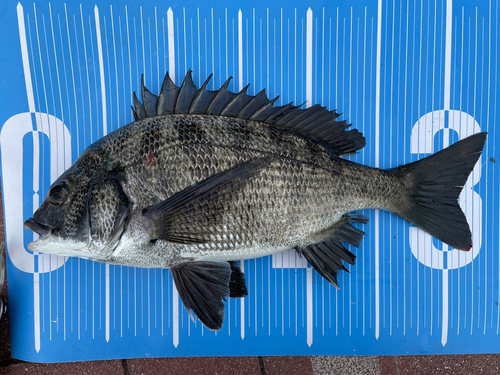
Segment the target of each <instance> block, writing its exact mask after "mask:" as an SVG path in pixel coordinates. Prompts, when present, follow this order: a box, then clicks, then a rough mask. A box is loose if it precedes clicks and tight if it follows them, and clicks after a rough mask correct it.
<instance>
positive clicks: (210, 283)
mask: <svg viewBox="0 0 500 375" xmlns="http://www.w3.org/2000/svg"><path fill="white" fill-rule="evenodd" d="M209 79H210V78H209ZM207 84H208V80H207V81H206V82H205V83H204V85H203V86H202V87H201V88H200V89H198V88H196V86H195V85H194V83H193V81H192V77H191V72H188V74H187V75H186V78H185V80H184V82H183V83H182V85H181V86H180V87H178V86H176V85H175V84H174V83H173V82H172V81H171V80H170V78H169V76H168V74H167V76H166V77H165V80H164V83H163V85H162V90H161V92H160V93H159V95H158V96H156V95H154V94H152V93H151V92H149V90H147V89H146V88H145V87H144V84H143V85H142V88H141V97H142V102H141V101H139V99H138V98H137V97H136V96H135V94H134V104H135V107H134V108H133V110H134V117H135V119H136V121H135V122H133V123H131V124H128V125H126V126H123V127H121V128H119V129H117V130H115V131H114V132H112V133H110V134H108V135H107V136H105V137H103V138H102V139H100V140H99V141H97V142H95V143H94V144H92V145H91V146H90V147H89V148H88V149H87V150H85V151H84V152H83V154H82V155H81V156H80V157H79V158H78V160H77V161H76V162H75V163H74V164H73V165H72V166H71V167H70V168H69V169H68V170H67V171H66V172H64V173H63V174H62V175H61V176H60V177H59V178H58V179H57V180H56V181H55V182H54V184H53V186H52V187H51V188H50V189H49V192H48V194H47V197H46V199H45V200H44V202H43V204H42V206H41V207H40V208H39V209H38V210H37V211H36V212H35V214H34V215H33V218H32V219H29V220H27V221H26V222H25V226H26V227H27V228H29V229H32V230H34V231H36V232H37V233H39V234H40V235H41V238H40V239H39V240H37V241H35V242H32V243H31V244H30V245H29V246H28V247H29V249H30V250H36V251H41V252H48V253H54V254H59V255H74V256H80V257H85V258H90V259H93V260H96V261H100V262H105V263H111V264H120V265H126V266H135V267H146V268H154V267H161V268H170V269H171V271H172V275H173V278H174V282H175V284H176V287H177V289H178V291H179V295H180V296H181V299H182V301H183V303H184V305H185V306H186V308H187V309H188V310H189V311H193V312H194V314H195V315H196V316H197V317H198V318H199V319H200V320H201V321H202V322H203V324H205V326H207V328H209V329H213V330H218V329H220V328H221V327H222V324H223V320H224V304H223V300H224V299H225V298H226V297H228V296H229V297H231V298H239V297H244V296H245V295H246V294H247V290H246V286H245V279H244V275H243V272H242V271H241V269H240V268H239V265H238V264H237V263H236V262H234V261H235V260H239V259H249V258H256V257H261V256H264V255H269V254H273V253H276V252H279V251H283V250H285V249H288V248H295V249H296V250H297V252H298V253H299V254H301V255H303V256H304V257H305V258H306V259H307V261H308V262H309V263H310V264H311V265H312V266H313V268H314V269H315V270H316V271H317V272H319V273H320V274H321V275H322V276H323V277H325V278H326V279H327V280H328V281H329V282H330V283H332V284H333V285H334V286H338V285H337V274H338V272H339V271H340V270H345V267H344V265H343V262H347V263H350V264H354V261H355V255H354V254H353V253H351V252H350V251H349V250H348V249H347V248H346V247H345V245H344V244H345V243H347V244H350V245H352V246H359V243H360V241H361V239H362V237H363V234H364V232H363V231H361V230H360V229H358V228H357V227H355V226H354V225H356V226H357V225H362V224H365V223H366V222H367V220H368V219H367V217H365V216H363V215H357V214H351V215H347V214H349V213H351V212H353V211H356V210H361V209H365V208H381V209H385V210H388V211H391V212H394V213H396V214H398V215H400V216H401V217H403V218H404V219H407V220H409V221H410V222H412V223H413V224H415V225H417V226H419V227H421V228H423V229H424V230H426V231H427V232H429V233H430V234H432V235H433V236H435V237H436V238H438V239H440V240H442V241H444V242H446V243H448V244H449V245H451V246H454V247H456V248H458V249H462V250H470V248H471V246H472V243H471V233H470V229H469V226H468V224H467V221H466V219H465V216H464V214H463V212H462V211H461V209H460V207H459V206H458V202H457V199H458V195H459V194H460V191H461V189H462V186H463V185H464V184H465V181H466V179H467V177H468V175H469V174H470V172H471V170H472V168H473V166H474V164H475V162H476V161H477V160H478V158H479V156H480V154H481V150H482V148H483V145H484V142H485V140H486V134H484V133H480V134H476V135H474V136H471V137H469V138H467V139H465V140H462V141H460V142H458V143H456V144H454V145H452V146H450V147H449V148H447V149H445V150H443V151H441V152H438V153H436V154H435V155H432V156H430V157H428V158H426V159H423V160H420V161H418V162H415V163H411V164H408V165H404V166H400V167H397V168H394V169H391V170H381V169H377V168H370V167H367V166H363V165H360V164H356V163H353V162H350V161H348V160H345V159H343V158H342V156H343V155H345V154H349V153H352V152H356V151H358V150H360V149H361V148H362V147H363V146H364V145H365V143H366V141H365V139H364V137H363V135H362V134H361V133H360V132H359V131H357V130H356V129H351V130H348V128H349V126H350V125H348V124H347V122H346V121H337V118H338V116H339V115H338V114H337V113H336V112H335V111H328V110H326V108H324V107H321V106H319V105H315V106H312V107H310V108H308V109H300V108H299V107H297V106H293V105H292V104H287V105H284V106H274V105H273V104H274V102H275V101H276V100H275V99H273V100H269V99H268V98H267V97H266V95H265V92H263V91H262V92H260V93H259V94H257V95H256V96H250V95H248V94H247V93H246V88H245V89H244V90H242V91H241V92H240V93H232V92H230V91H228V89H227V87H228V85H229V80H228V81H226V83H225V84H224V85H223V86H222V87H221V88H220V89H219V90H217V91H209V90H207V89H206V87H207Z"/></svg>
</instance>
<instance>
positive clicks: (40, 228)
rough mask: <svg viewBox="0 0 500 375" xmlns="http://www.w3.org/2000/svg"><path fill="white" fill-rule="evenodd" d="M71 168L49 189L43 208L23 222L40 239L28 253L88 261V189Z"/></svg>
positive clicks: (29, 247) (31, 246) (30, 246)
mask: <svg viewBox="0 0 500 375" xmlns="http://www.w3.org/2000/svg"><path fill="white" fill-rule="evenodd" d="M80 177H81V176H79V173H78V171H77V170H75V169H74V168H70V170H68V171H66V172H65V173H63V174H62V175H61V176H60V177H59V178H58V179H57V180H56V181H55V182H54V183H53V184H52V185H51V186H50V188H49V190H48V192H47V195H46V197H45V199H44V201H43V203H42V205H41V206H40V207H39V208H38V210H36V212H35V213H34V214H33V217H32V218H30V219H28V220H26V221H25V222H24V227H25V228H26V229H31V230H32V231H33V232H35V233H37V234H38V235H39V236H40V238H39V239H38V240H36V241H33V242H31V243H29V244H28V249H29V250H31V251H38V252H42V253H50V254H56V255H64V256H81V257H90V256H89V255H90V254H86V253H87V250H88V249H90V246H89V244H90V236H89V234H90V227H89V226H90V223H89V213H88V203H87V201H88V192H86V190H87V189H88V187H87V186H85V184H82V181H81V180H82V179H81V178H80Z"/></svg>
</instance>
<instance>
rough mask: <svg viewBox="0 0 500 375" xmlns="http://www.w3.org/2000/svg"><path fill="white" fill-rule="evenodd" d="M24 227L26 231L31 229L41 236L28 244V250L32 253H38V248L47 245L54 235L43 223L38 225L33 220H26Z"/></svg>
mask: <svg viewBox="0 0 500 375" xmlns="http://www.w3.org/2000/svg"><path fill="white" fill-rule="evenodd" d="M24 227H25V228H26V229H31V230H32V231H33V232H35V233H37V234H38V235H39V236H40V238H39V239H38V240H36V241H33V242H30V243H29V244H28V250H30V251H36V249H37V247H39V246H40V245H42V244H44V243H46V242H47V240H48V238H49V237H50V235H51V234H52V228H51V227H49V226H47V225H44V224H41V223H37V222H36V221H35V220H33V218H31V219H28V220H26V221H25V222H24Z"/></svg>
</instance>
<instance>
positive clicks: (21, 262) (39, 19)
mask: <svg viewBox="0 0 500 375" xmlns="http://www.w3.org/2000/svg"><path fill="white" fill-rule="evenodd" d="M476 5H477V6H476ZM499 8H500V7H499V5H498V4H497V3H496V2H492V1H490V2H488V1H484V2H478V3H477V4H473V2H469V1H465V0H463V1H447V2H445V1H436V2H434V1H414V2H409V3H408V2H405V1H389V0H388V1H386V0H384V1H380V2H376V1H361V2H360V1H354V0H353V1H343V2H341V3H338V4H333V3H331V2H327V1H325V2H317V1H310V2H298V1H275V2H272V3H270V2H262V1H258V2H254V3H253V5H250V4H249V3H247V4H240V5H238V4H236V2H231V1H218V2H216V3H214V4H213V5H206V2H202V1H182V2H181V1H175V0H174V1H170V2H168V3H165V2H160V1H152V0H144V1H140V2H139V1H100V0H96V1H94V2H89V1H82V2H67V3H64V2H62V1H59V0H54V1H51V2H50V3H49V2H47V1H38V0H37V1H34V2H25V1H21V2H19V3H16V2H13V1H4V2H2V3H1V5H0V33H1V34H0V35H2V38H0V56H1V57H0V71H2V72H3V74H2V81H1V82H2V83H1V86H0V103H2V105H1V106H0V125H1V133H0V152H1V177H2V193H3V203H4V212H5V230H6V242H7V254H8V257H7V265H8V287H9V300H8V302H9V314H10V325H11V340H12V356H13V357H15V358H19V359H22V360H28V361H39V362H58V361H77V360H78V361H79V360H91V359H110V358H132V357H149V356H207V355H218V356H219V355H231V356H233V355H353V354H359V355H389V354H390V355H400V354H421V353H426V354H441V353H443V354H444V353H498V352H500V336H499V328H500V306H499V300H500V298H499V294H500V288H499V284H500V272H499V267H500V265H499V263H500V256H499V233H500V220H499V210H500V207H499V194H500V192H499V189H498V186H500V185H499V174H500V172H499V169H498V164H497V161H498V160H499V148H498V147H497V146H498V144H499V142H500V134H499V128H498V124H499V121H500V110H499V108H500V95H499V94H498V89H496V88H497V87H498V75H499V64H498V45H500V39H499V30H498V27H497V26H496V25H498V24H500V17H499ZM188 69H192V70H193V72H194V73H193V78H194V81H195V83H196V84H197V85H198V86H200V85H201V84H202V83H203V82H204V81H205V79H206V77H207V76H208V75H209V74H210V73H214V78H213V79H212V81H211V83H210V85H209V89H216V88H218V87H220V86H221V85H222V83H223V82H224V81H225V80H226V79H227V78H228V77H229V76H233V77H234V79H233V81H232V83H231V85H230V87H229V88H230V89H231V90H232V91H237V90H239V89H241V88H242V87H243V86H245V85H246V84H248V83H251V86H250V89H249V93H251V94H255V93H257V92H259V91H261V90H262V89H264V88H265V89H266V93H267V95H268V96H269V97H275V96H277V95H280V98H279V99H278V101H277V104H279V105H281V104H285V103H288V102H291V101H293V102H294V103H304V102H305V103H306V104H305V106H309V105H312V104H317V103H320V104H322V105H324V106H326V107H327V108H329V109H335V108H336V109H337V110H338V111H339V112H342V113H343V115H342V117H341V119H344V118H345V119H348V121H349V122H350V123H352V124H353V127H355V128H357V129H359V130H360V131H361V132H363V133H364V134H365V136H366V139H367V145H366V147H365V148H364V149H363V150H361V151H360V152H359V153H357V154H356V155H352V156H350V157H349V158H350V159H351V160H353V161H356V162H359V163H363V164H366V165H371V166H378V167H381V168H392V167H396V166H398V165H401V164H404V163H408V162H412V161H415V160H418V159H419V158H422V157H424V156H427V155H428V154H430V153H433V152H436V151H438V150H440V149H442V148H443V147H446V146H447V145H449V144H451V143H454V142H456V141H457V140H459V139H462V138H464V137H466V136H467V135H470V134H473V133H477V132H479V131H487V132H489V134H488V139H487V142H486V145H485V149H484V152H483V155H482V157H481V159H480V160H479V162H478V163H477V165H476V167H475V168H474V171H473V173H472V174H471V176H470V178H469V180H468V182H467V184H466V186H465V187H464V192H463V194H462V196H461V201H460V202H461V204H462V207H463V209H464V211H465V212H466V215H467V218H468V220H469V223H470V225H471V228H472V231H473V243H474V247H473V249H472V250H471V251H470V252H469V253H463V252H459V251H457V250H453V249H448V248H447V247H443V245H442V243H440V242H439V241H437V240H434V239H432V238H431V237H430V236H428V235H426V234H425V233H423V232H421V231H420V230H418V229H416V228H414V227H412V226H411V225H410V224H409V223H407V222H405V221H404V220H402V219H400V218H398V217H397V216H395V215H392V214H389V213H387V212H382V211H374V210H367V211H365V212H364V214H366V215H367V216H368V217H369V218H370V221H369V222H368V224H366V225H364V226H363V227H362V229H363V230H364V231H365V232H366V235H365V238H364V240H363V241H362V244H361V246H360V247H359V248H358V249H351V250H352V251H353V252H354V253H355V254H356V255H357V260H356V264H355V265H354V266H347V268H348V269H349V271H350V273H347V272H343V273H341V274H339V285H340V287H341V289H340V290H336V289H335V288H333V287H332V286H330V285H329V284H328V283H327V282H326V281H325V280H324V279H323V278H322V277H321V276H319V275H318V274H317V273H316V272H315V271H314V270H312V269H311V268H310V266H307V264H306V263H305V261H304V260H303V259H301V258H298V257H297V256H296V254H295V253H294V252H291V251H287V252H284V253H282V254H276V255H274V256H270V257H265V258H259V259H252V260H246V261H244V262H243V268H244V271H245V274H246V279H247V284H248V291H249V295H248V296H247V297H246V298H245V299H242V300H229V301H228V303H227V307H226V320H225V324H224V327H223V329H222V330H221V331H220V332H218V333H213V332H210V331H208V330H207V329H204V327H202V325H201V324H200V322H199V321H196V322H193V321H191V320H190V319H189V317H188V314H187V312H186V310H185V309H184V307H183V306H182V303H181V302H180V300H179V298H178V296H177V293H176V291H175V289H174V287H173V282H172V276H171V273H170V271H169V270H160V269H151V270H147V269H138V268H137V269H136V268H129V267H121V266H108V265H104V264H100V263H95V262H92V261H87V260H81V259H77V258H63V257H56V256H48V255H47V256H46V255H43V254H36V253H35V254H33V253H31V252H29V251H28V250H27V247H26V246H27V244H28V243H29V242H30V241H32V240H33V232H31V231H26V230H24V228H23V225H22V223H23V221H24V220H25V219H27V218H29V217H31V215H32V213H33V211H34V210H35V209H36V208H38V206H39V204H40V203H41V201H42V200H43V197H44V196H45V194H46V192H47V189H48V187H49V186H50V183H51V182H52V181H54V180H55V179H56V178H57V177H58V176H59V175H60V174H61V173H62V172H63V171H64V170H65V169H66V168H67V167H69V166H70V165H71V164H72V162H74V161H75V160H76V158H77V157H78V156H79V154H80V153H81V152H82V151H83V150H84V149H85V148H86V147H87V146H88V145H90V144H91V143H92V142H94V141H96V140H97V139H99V138H100V137H102V136H103V135H105V134H108V133H110V132H111V131H113V130H115V129H117V128H118V127H120V126H123V125H125V124H127V123H129V122H131V121H133V116H132V111H131V109H130V105H131V104H132V93H133V91H136V92H139V91H140V77H141V74H144V79H145V82H146V86H147V87H148V88H149V89H150V90H151V91H152V92H154V93H158V91H159V88H160V86H161V82H162V80H163V76H164V74H165V73H166V72H167V71H169V73H170V75H171V77H172V79H173V80H174V81H175V82H176V83H177V84H180V83H181V81H182V79H183V78H184V75H185V73H186V72H187V70H188Z"/></svg>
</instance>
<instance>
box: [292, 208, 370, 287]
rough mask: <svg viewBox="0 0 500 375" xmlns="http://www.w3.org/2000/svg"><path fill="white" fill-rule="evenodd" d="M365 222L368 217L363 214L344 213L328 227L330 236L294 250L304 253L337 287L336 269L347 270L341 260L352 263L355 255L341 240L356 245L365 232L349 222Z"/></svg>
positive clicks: (315, 267)
mask: <svg viewBox="0 0 500 375" xmlns="http://www.w3.org/2000/svg"><path fill="white" fill-rule="evenodd" d="M367 222H368V217H366V216H364V215H344V216H343V217H342V218H341V219H340V220H339V221H338V222H337V223H335V224H334V225H333V226H332V227H331V228H330V236H329V238H328V239H327V240H325V241H323V242H319V243H315V244H311V245H308V246H305V247H299V248H296V250H297V252H298V253H299V254H302V255H304V257H305V258H306V259H307V261H308V262H309V263H310V264H311V266H312V267H313V268H314V269H315V270H316V271H317V272H318V273H319V274H320V275H321V276H323V277H324V278H325V279H327V280H328V282H330V283H331V284H332V285H333V286H335V287H336V288H338V287H339V286H338V284H337V274H338V271H339V270H344V271H347V269H346V268H345V267H344V265H343V263H342V262H343V261H345V262H347V263H349V264H354V261H355V259H356V256H355V255H354V254H353V253H351V252H350V251H349V250H347V249H346V248H345V246H344V245H343V244H342V241H344V242H347V243H348V244H350V245H352V246H355V247H358V246H359V243H360V241H361V240H362V238H363V236H364V234H365V232H363V231H362V230H360V229H358V228H355V227H354V226H352V225H351V223H361V224H366V223H367Z"/></svg>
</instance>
